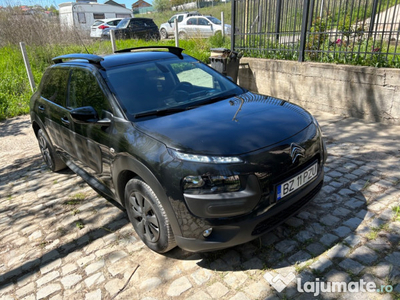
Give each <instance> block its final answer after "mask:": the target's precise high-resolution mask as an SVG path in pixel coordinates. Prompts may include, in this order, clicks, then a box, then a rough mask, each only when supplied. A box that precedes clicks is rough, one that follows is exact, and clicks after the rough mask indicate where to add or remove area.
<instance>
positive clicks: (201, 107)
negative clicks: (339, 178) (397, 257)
mask: <svg viewBox="0 0 400 300" xmlns="http://www.w3.org/2000/svg"><path fill="white" fill-rule="evenodd" d="M149 48H150V49H149ZM151 48H153V49H151ZM160 48H166V50H167V51H160ZM162 50H164V49H162ZM182 50H183V49H182V48H177V47H168V46H167V47H162V46H158V47H157V46H153V47H140V48H130V49H124V50H119V51H117V53H115V54H110V55H105V56H98V55H93V54H81V53H78V54H76V53H75V54H67V55H62V56H59V57H56V58H53V62H54V64H53V65H52V66H51V67H49V68H48V69H47V70H46V71H45V73H44V74H43V77H42V80H41V83H40V85H39V87H38V89H37V90H36V92H35V94H34V95H33V96H32V98H31V102H30V116H31V121H32V129H33V131H34V133H35V135H36V137H37V139H38V142H39V148H40V151H41V153H42V157H43V159H44V161H45V162H46V164H47V166H48V167H49V168H50V169H51V170H52V171H57V170H61V169H63V168H65V167H66V166H68V167H69V168H70V169H71V170H72V171H74V172H75V173H77V174H78V175H80V176H81V177H82V178H83V179H84V180H86V181H87V182H88V183H89V184H90V185H91V186H92V187H93V188H94V189H95V190H96V191H97V192H99V193H100V194H101V195H103V196H105V197H106V198H107V199H109V200H114V202H115V201H117V202H118V203H119V205H120V206H121V205H122V206H123V207H124V208H125V209H126V212H127V215H128V217H129V220H130V221H131V223H132V225H133V227H134V229H135V230H136V232H137V235H138V236H139V237H140V238H141V239H142V240H143V242H144V243H145V244H146V245H147V246H148V247H149V248H150V249H152V250H154V251H156V252H159V253H163V252H167V251H169V250H171V249H172V248H173V247H175V246H176V245H178V246H179V247H181V248H183V249H185V250H188V251H210V250H218V249H222V248H227V247H232V246H235V245H238V244H242V243H246V242H248V241H251V240H254V239H257V238H258V237H260V236H262V235H263V234H265V233H266V232H267V231H270V230H273V229H274V228H276V227H277V226H278V225H279V224H281V223H282V222H284V221H285V220H286V219H288V218H290V217H291V216H292V215H293V214H295V213H296V212H297V211H298V210H300V209H301V208H302V207H303V206H304V205H306V204H307V203H309V202H310V201H311V200H312V199H313V198H314V197H315V196H316V195H317V194H318V192H319V191H320V190H321V188H322V185H323V178H324V165H325V161H326V158H327V152H326V147H325V143H324V141H323V138H322V133H321V129H320V126H319V124H318V122H317V121H316V120H315V118H314V117H313V116H312V115H311V114H310V113H309V112H307V111H306V110H304V109H303V108H301V107H300V106H298V105H296V104H293V103H291V102H288V101H285V100H281V99H277V98H273V97H270V96H264V95H259V94H255V93H252V92H250V91H248V90H246V89H244V88H242V87H240V86H238V85H236V84H235V83H234V82H232V81H231V80H230V79H228V78H227V77H225V76H224V75H222V74H220V73H218V72H217V71H216V70H214V69H213V68H211V67H209V66H207V65H206V64H204V63H202V62H200V61H199V60H198V59H196V58H194V57H191V56H189V55H186V54H184V53H182ZM62 192H64V193H65V191H60V193H62ZM60 196H65V195H60Z"/></svg>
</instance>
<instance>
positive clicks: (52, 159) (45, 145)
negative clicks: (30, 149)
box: [37, 129, 66, 172]
mask: <svg viewBox="0 0 400 300" xmlns="http://www.w3.org/2000/svg"><path fill="white" fill-rule="evenodd" d="M37 139H38V142H39V148H40V152H41V153H42V157H43V160H44V162H45V163H46V165H47V166H48V167H49V169H50V170H52V171H53V172H56V171H59V170H62V169H64V168H65V167H66V165H65V163H64V162H63V161H62V159H61V158H60V157H59V156H58V155H57V154H56V152H55V151H54V147H53V145H52V144H51V142H50V141H49V139H48V138H47V136H46V134H45V133H44V131H43V130H42V129H39V130H38V133H37Z"/></svg>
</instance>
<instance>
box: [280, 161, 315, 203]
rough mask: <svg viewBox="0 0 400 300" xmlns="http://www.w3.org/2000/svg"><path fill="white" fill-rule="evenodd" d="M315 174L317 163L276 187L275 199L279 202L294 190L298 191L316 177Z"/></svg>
mask: <svg viewBox="0 0 400 300" xmlns="http://www.w3.org/2000/svg"><path fill="white" fill-rule="evenodd" d="M317 173H318V162H315V163H314V164H313V165H312V166H310V167H309V168H307V169H306V170H304V171H302V172H301V173H300V174H298V175H296V176H294V177H292V178H291V179H289V180H288V181H285V182H284V183H282V184H280V185H278V188H277V190H276V193H277V195H276V199H277V200H280V199H282V198H283V197H286V196H287V195H289V194H291V193H293V192H294V191H295V190H298V189H299V188H301V187H302V186H304V185H306V184H307V183H308V182H310V181H312V180H313V179H314V178H315V177H317Z"/></svg>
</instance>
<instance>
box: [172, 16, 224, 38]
mask: <svg viewBox="0 0 400 300" xmlns="http://www.w3.org/2000/svg"><path fill="white" fill-rule="evenodd" d="M224 27H225V34H228V35H229V34H231V25H228V24H225V25H224ZM178 29H179V31H178V32H179V39H186V38H207V37H210V36H213V35H215V34H218V33H219V34H221V33H222V23H221V21H220V20H218V19H217V18H215V17H213V16H194V17H189V18H186V19H184V20H183V21H182V22H181V23H179V25H178Z"/></svg>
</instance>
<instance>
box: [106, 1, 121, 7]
mask: <svg viewBox="0 0 400 300" xmlns="http://www.w3.org/2000/svg"><path fill="white" fill-rule="evenodd" d="M104 4H108V5H116V6H121V7H125V4H119V3H117V2H115V1H113V0H108V1H106V2H104Z"/></svg>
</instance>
